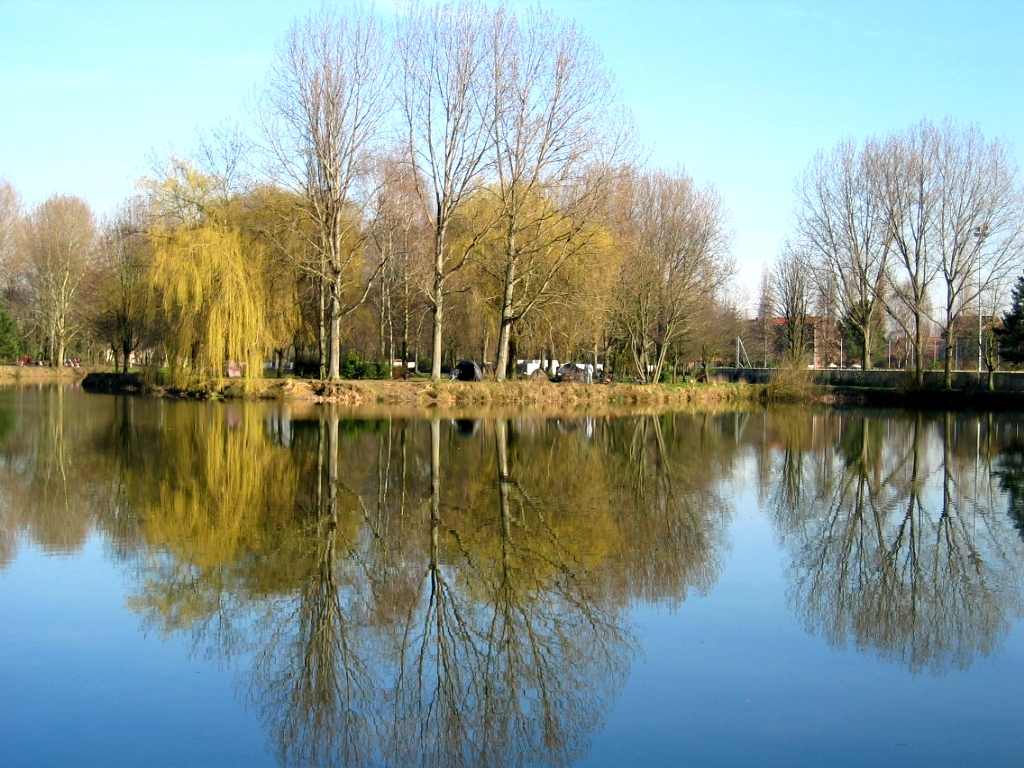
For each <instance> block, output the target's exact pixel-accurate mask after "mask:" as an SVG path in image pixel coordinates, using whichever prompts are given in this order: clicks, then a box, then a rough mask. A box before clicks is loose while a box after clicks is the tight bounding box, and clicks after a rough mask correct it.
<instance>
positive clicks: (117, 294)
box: [89, 198, 154, 373]
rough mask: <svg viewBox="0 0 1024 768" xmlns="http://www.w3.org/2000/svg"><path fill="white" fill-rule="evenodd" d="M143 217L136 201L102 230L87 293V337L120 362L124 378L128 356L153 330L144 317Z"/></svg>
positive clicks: (148, 255)
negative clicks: (90, 309) (91, 297)
mask: <svg viewBox="0 0 1024 768" xmlns="http://www.w3.org/2000/svg"><path fill="white" fill-rule="evenodd" d="M148 228H149V221H148V211H147V210H146V206H145V201H144V200H142V199H141V198H130V199H128V200H126V201H125V202H124V203H122V204H121V206H120V207H119V208H118V211H117V213H116V214H115V216H114V218H113V219H111V220H110V221H109V222H107V223H106V225H105V226H104V227H103V231H102V234H101V236H100V238H99V245H98V248H97V269H96V270H95V272H94V278H95V279H93V280H92V281H91V284H90V286H89V287H90V289H91V290H92V291H94V292H95V294H96V296H95V302H94V314H93V316H92V319H91V322H90V325H91V326H92V331H93V333H94V334H95V335H96V336H98V337H99V338H100V339H102V340H103V341H105V342H106V343H107V344H108V345H109V346H110V348H111V350H112V351H113V353H114V365H115V367H116V366H117V362H118V357H120V359H121V361H122V364H123V366H124V371H125V373H127V372H128V366H129V363H130V361H131V356H132V353H133V352H134V351H135V350H136V349H137V348H138V347H139V346H140V345H141V344H143V343H144V342H145V341H146V340H147V337H148V336H149V333H148V332H149V331H150V330H151V329H152V328H153V327H154V324H153V323H152V322H151V321H150V318H149V312H148V311H147V296H146V292H147V291H148V287H147V286H146V282H145V275H146V270H147V268H148V267H149V265H150V263H151V261H152V255H153V250H152V243H151V241H150V239H149V237H148Z"/></svg>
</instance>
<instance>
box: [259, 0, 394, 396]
mask: <svg viewBox="0 0 1024 768" xmlns="http://www.w3.org/2000/svg"><path fill="white" fill-rule="evenodd" d="M388 40H389V37H388V35H387V33H386V30H385V28H384V27H383V25H382V24H381V22H380V21H379V20H378V19H377V18H376V16H374V14H373V13H372V12H371V11H369V10H367V9H365V8H364V7H362V6H360V5H353V6H351V7H349V8H347V9H345V10H344V11H342V12H337V11H334V10H331V9H330V8H327V7H324V8H322V9H321V10H320V11H319V12H318V13H316V14H310V15H309V16H307V17H306V19H304V20H303V21H301V22H297V23H296V24H295V25H294V26H293V27H292V28H291V30H290V31H289V32H288V35H287V36H286V37H285V40H284V43H283V44H282V46H281V48H280V49H279V50H278V53H277V58H276V61H275V63H274V66H273V68H272V70H271V72H270V75H269V76H268V79H267V84H266V87H265V89H264V92H263V99H262V103H261V116H262V122H263V134H264V137H265V139H266V143H267V147H268V149H269V152H270V155H271V157H272V159H273V161H274V165H275V170H276V172H277V174H278V176H279V177H280V179H281V180H282V181H283V182H284V183H286V184H287V185H288V186H290V187H291V188H292V189H293V190H294V191H295V192H297V193H299V194H300V195H301V198H302V200H303V201H304V206H303V209H302V211H301V213H302V214H303V218H305V219H306V220H307V221H308V223H309V225H310V226H309V227H308V230H307V228H303V227H299V231H301V232H306V231H308V232H309V240H310V245H311V251H312V253H314V254H315V258H314V259H312V260H309V261H304V262H303V264H302V266H303V267H304V268H305V269H306V270H308V271H310V272H312V273H313V274H314V275H315V277H316V278H317V279H318V280H319V281H320V283H321V286H322V288H323V291H324V293H323V298H322V304H323V305H326V306H325V313H326V317H327V319H326V322H322V324H321V325H322V326H323V325H325V324H326V325H327V326H328V327H327V328H325V329H323V331H322V333H321V337H323V335H324V332H325V333H326V335H327V337H328V345H327V346H328V352H327V355H326V357H327V366H326V368H327V370H326V375H327V377H328V378H330V379H337V378H338V377H339V370H340V358H341V347H340V343H341V342H340V336H341V319H342V317H344V316H345V315H347V314H349V313H351V312H352V311H354V310H355V309H356V308H357V307H359V306H360V305H361V304H362V303H363V301H365V299H366V296H367V294H368V293H369V290H370V287H371V285H372V284H373V281H374V279H375V272H376V270H374V274H369V275H368V274H367V270H366V269H364V265H363V263H362V261H361V257H362V255H363V252H364V249H363V243H364V240H365V237H366V228H365V227H364V226H363V225H364V221H363V213H364V209H365V206H366V205H367V204H368V203H369V201H370V200H371V199H372V194H370V193H369V192H368V190H367V188H366V187H367V184H368V179H369V178H370V177H369V171H370V165H369V162H368V160H369V158H370V155H371V153H372V150H373V148H374V144H375V142H377V141H378V140H379V139H380V137H381V135H382V130H383V126H384V124H385V120H386V118H387V116H388V114H389V111H390V108H391V99H392V96H391V91H390V79H391V65H390V62H391V58H390V54H389V44H388ZM377 269H379V265H377ZM323 346H324V345H323V338H321V355H322V357H323Z"/></svg>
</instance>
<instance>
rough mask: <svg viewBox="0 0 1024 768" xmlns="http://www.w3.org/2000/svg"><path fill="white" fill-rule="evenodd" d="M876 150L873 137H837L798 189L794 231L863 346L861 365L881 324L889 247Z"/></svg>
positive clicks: (868, 362) (866, 363)
mask: <svg viewBox="0 0 1024 768" xmlns="http://www.w3.org/2000/svg"><path fill="white" fill-rule="evenodd" d="M878 152H879V149H878V146H877V145H876V144H875V143H874V142H868V143H867V144H865V145H864V146H863V147H858V146H857V145H856V143H854V142H853V141H852V140H851V139H846V140H844V141H842V142H840V143H839V144H838V145H837V146H836V147H835V149H833V150H832V151H831V152H829V153H819V154H818V155H817V156H816V157H815V158H814V160H813V161H812V162H811V165H810V166H809V167H808V169H807V170H806V171H805V173H804V176H803V179H802V181H801V183H800V186H799V188H798V193H797V194H798V203H797V205H798V214H797V231H798V234H799V237H800V239H801V242H802V244H803V245H804V247H805V248H806V249H807V250H808V253H809V255H810V256H811V259H812V262H813V263H814V264H815V266H816V269H815V270H813V272H812V274H813V275H814V276H815V279H816V281H817V282H818V283H819V286H818V287H819V292H825V291H827V292H828V293H829V294H830V295H833V296H834V297H835V299H836V303H837V305H838V306H837V309H838V310H839V314H840V315H841V320H842V323H843V325H844V326H845V327H846V328H847V329H849V330H850V331H852V334H853V336H854V338H855V339H856V340H857V341H858V342H859V344H860V346H861V348H862V349H863V351H864V359H863V364H864V368H865V370H867V369H870V367H871V350H872V346H873V344H874V342H875V341H876V339H874V338H873V335H874V331H875V330H876V329H877V328H878V327H879V325H880V319H881V318H880V309H881V304H882V301H881V299H882V294H881V292H880V289H881V286H882V285H883V283H884V278H885V272H886V268H887V267H888V264H889V250H890V237H889V231H888V228H887V227H886V221H885V219H884V218H883V216H882V206H881V203H880V200H879V198H878V197H877V196H875V195H873V194H871V182H872V173H873V171H874V168H875V164H876V160H877V156H878ZM833 288H834V289H835V290H833Z"/></svg>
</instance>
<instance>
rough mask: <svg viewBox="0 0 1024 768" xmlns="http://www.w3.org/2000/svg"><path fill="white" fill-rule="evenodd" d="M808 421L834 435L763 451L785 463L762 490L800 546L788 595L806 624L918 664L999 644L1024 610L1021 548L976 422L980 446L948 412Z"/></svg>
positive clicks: (940, 664) (915, 667)
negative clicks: (773, 451)
mask: <svg viewBox="0 0 1024 768" xmlns="http://www.w3.org/2000/svg"><path fill="white" fill-rule="evenodd" d="M814 419H816V420H818V421H819V422H820V423H819V424H816V425H814V426H816V427H817V428H818V431H819V432H821V431H824V432H828V431H834V432H837V433H838V440H836V441H835V442H831V441H827V442H826V444H825V445H813V443H812V442H811V441H810V440H809V439H808V438H807V437H806V436H805V437H804V438H803V439H792V440H788V441H785V443H784V447H783V448H782V450H781V451H779V452H778V453H777V454H775V455H772V456H767V457H765V460H766V461H769V462H773V463H775V464H777V465H778V471H777V472H776V473H769V475H770V476H771V475H774V476H775V477H777V478H778V479H777V480H775V481H774V482H773V483H771V484H770V487H769V489H768V492H769V500H770V508H771V510H772V512H773V516H774V518H775V520H776V523H777V524H778V526H779V529H780V532H781V533H782V537H783V540H784V543H785V544H786V546H787V548H788V549H789V550H790V552H791V553H792V562H791V565H790V568H789V572H788V578H789V580H790V585H791V590H790V603H791V605H792V606H793V609H794V610H795V611H796V613H797V614H798V615H799V616H801V618H802V619H803V620H804V622H805V623H806V625H807V627H808V630H809V631H812V632H816V633H820V634H822V635H823V636H824V637H826V638H827V639H828V640H829V642H831V643H833V644H835V645H837V646H843V645H845V644H846V643H847V642H853V643H855V644H856V645H857V647H858V648H859V649H861V650H871V651H873V652H875V653H877V654H878V656H879V657H880V658H882V659H886V660H892V661H896V662H898V663H900V664H903V665H905V666H907V667H908V668H909V669H911V670H912V671H915V672H916V671H921V670H924V669H928V670H930V671H932V672H935V673H938V672H942V671H944V670H946V669H948V668H950V667H954V668H959V669H965V668H967V667H968V666H970V665H971V663H972V662H973V661H974V659H975V658H976V657H977V656H979V655H981V656H987V655H989V654H990V653H992V651H993V650H994V649H995V648H996V646H997V644H998V642H999V641H1000V639H1001V638H1002V637H1003V635H1004V634H1005V632H1006V631H1007V629H1008V626H1009V623H1008V619H1009V617H1015V616H1018V615H1019V614H1020V610H1021V601H1020V576H1021V574H1020V563H1021V557H1022V555H1024V550H1022V547H1021V541H1020V539H1019V538H1018V537H1017V536H1016V535H1014V532H1013V529H1012V526H1011V525H1010V523H1009V520H1008V518H1007V516H1006V515H1005V513H1004V512H1003V511H1002V509H1001V507H1000V503H999V500H998V497H999V494H998V493H997V492H996V489H995V488H994V475H993V473H992V471H991V459H992V455H993V453H992V446H991V441H990V440H989V439H988V437H986V443H985V444H984V445H982V443H981V434H982V427H981V425H980V423H979V424H978V425H977V427H978V429H977V436H978V440H977V444H975V441H974V440H973V439H971V440H968V437H967V434H968V433H969V434H970V435H971V436H973V435H974V434H975V432H974V430H971V429H970V426H971V425H970V424H968V423H966V422H965V420H963V419H961V420H959V421H958V422H957V423H956V424H954V419H953V416H952V415H951V414H948V413H947V414H944V415H940V416H938V417H931V416H929V417H926V416H925V415H923V414H921V413H917V414H912V415H901V416H896V415H892V414H889V415H887V416H886V417H884V418H883V417H878V416H870V415H866V416H865V415H861V416H852V417H851V416H850V415H846V414H842V413H840V414H830V415H828V416H825V415H818V416H815V417H813V419H812V421H813V420H814ZM805 426H806V425H805ZM957 427H958V428H957ZM829 444H831V445H832V446H834V447H829Z"/></svg>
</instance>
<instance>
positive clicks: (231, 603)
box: [127, 408, 731, 766]
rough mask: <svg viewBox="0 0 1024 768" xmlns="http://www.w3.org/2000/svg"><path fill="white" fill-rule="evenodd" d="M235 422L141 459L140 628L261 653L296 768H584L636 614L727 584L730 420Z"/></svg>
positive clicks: (194, 433)
mask: <svg viewBox="0 0 1024 768" xmlns="http://www.w3.org/2000/svg"><path fill="white" fill-rule="evenodd" d="M217 413H220V414H221V416H222V417H221V418H218V419H216V420H215V421H214V423H213V425H212V427H211V428H209V429H207V428H205V427H201V423H202V421H203V420H204V416H202V415H200V416H197V417H195V419H196V420H195V421H194V423H193V422H191V421H190V419H191V418H192V417H188V416H187V412H182V413H181V414H180V416H181V418H176V421H175V425H174V428H173V429H165V430H163V431H164V432H166V433H167V434H166V435H163V434H162V433H158V434H145V435H144V436H140V437H139V438H138V439H134V438H133V444H134V446H135V451H134V454H135V458H134V459H132V460H131V462H130V463H131V474H137V475H138V477H137V478H136V479H129V480H128V481H127V485H128V486H129V487H130V493H129V494H128V495H129V496H130V497H131V507H132V509H133V515H134V516H135V517H136V518H137V519H138V520H139V521H140V523H139V525H140V526H141V530H142V531H143V532H144V535H145V539H146V541H148V542H149V543H150V544H151V545H152V546H151V550H150V551H151V552H154V553H159V554H150V555H148V556H147V557H146V558H145V559H144V560H143V561H142V563H141V565H142V566H143V567H142V571H141V574H142V578H141V584H142V588H141V590H140V593H139V595H138V596H137V598H136V599H135V600H134V601H133V605H134V606H135V607H136V608H137V609H138V610H140V611H142V612H143V613H144V614H145V615H146V616H147V617H148V618H149V619H151V620H155V621H159V622H160V624H161V625H162V626H163V627H164V628H165V629H167V630H169V631H171V630H188V631H189V632H191V633H192V634H193V636H194V638H195V640H196V641H197V642H199V643H201V644H202V645H203V646H204V647H206V648H208V651H209V652H211V653H215V654H221V655H224V656H230V655H231V654H233V653H235V652H239V651H243V650H247V649H248V650H251V651H252V652H254V653H255V656H254V662H253V671H252V674H251V675H250V676H249V685H248V689H249V698H250V700H251V701H252V702H253V704H254V706H255V707H256V709H257V711H258V713H259V715H260V717H261V719H262V720H263V721H264V722H265V723H266V724H267V727H268V731H269V734H270V737H271V740H272V742H273V743H274V744H275V745H276V749H277V752H278V756H279V758H280V759H281V760H282V762H283V763H285V764H295V765H372V764H379V763H385V764H395V765H413V764H416V765H424V766H433V765H467V766H469V765H498V764H500V765H526V764H551V765H562V764H566V763H569V762H571V761H573V760H575V759H579V758H580V757H582V756H583V755H584V754H585V753H586V750H587V749H588V746H589V742H590V737H591V734H592V733H593V732H594V730H595V729H596V728H597V727H598V726H599V724H600V722H601V720H602V718H603V717H604V713H605V711H606V710H607V707H608V706H609V704H610V701H611V700H612V698H613V697H614V695H615V692H616V691H617V690H618V687H619V686H620V685H621V683H622V681H623V680H624V678H625V675H626V672H627V670H628V667H629V663H630V660H631V657H632V652H633V650H632V649H633V640H632V636H631V633H630V630H629V628H628V624H626V621H625V613H624V610H625V608H626V607H627V606H628V605H629V604H630V603H631V601H632V600H634V599H636V598H637V597H642V598H644V599H668V600H670V601H673V602H674V601H677V600H679V599H681V596H682V595H684V594H685V592H686V590H687V589H688V588H689V587H690V586H697V587H699V588H701V589H706V588H707V587H709V586H710V584H711V582H712V581H713V579H714V574H715V567H716V563H717V558H716V557H715V553H714V552H712V551H710V550H711V549H713V548H714V547H716V546H718V545H719V541H720V532H721V527H722V526H721V522H722V520H724V515H722V514H721V504H722V502H721V500H720V499H719V498H718V496H717V495H716V494H715V493H714V492H713V488H712V486H713V485H714V484H715V483H716V482H717V480H718V477H719V475H717V474H716V471H720V469H721V467H722V466H724V464H725V462H726V461H727V460H728V459H727V457H728V455H729V450H731V449H728V450H727V449H724V448H723V447H722V446H723V445H724V442H725V441H723V440H720V439H719V437H716V435H719V433H720V430H719V429H718V428H717V427H716V426H715V425H714V421H715V420H714V419H713V418H710V419H706V420H703V421H702V420H699V419H697V420H694V419H693V418H692V417H679V418H675V417H666V418H664V419H661V420H660V421H658V422H657V423H654V422H651V421H649V420H647V419H646V418H645V417H644V418H637V419H629V420H618V421H613V422H603V421H602V422H594V421H593V420H590V421H587V420H580V421H579V422H565V421H563V422H558V423H555V422H547V423H545V422H532V421H513V422H509V421H507V420H498V421H494V422H480V423H478V424H470V423H469V422H466V423H463V424H461V427H460V428H459V429H454V428H448V426H447V423H446V422H445V423H442V422H441V421H439V420H437V419H434V420H432V421H429V422H427V421H408V422H402V421H378V422H370V421H366V422H354V421H341V422H339V420H338V418H337V416H336V415H329V416H328V417H327V418H326V419H325V420H323V421H321V422H304V423H293V424H292V429H291V437H290V439H289V440H288V441H282V444H281V445H275V444H274V442H273V440H272V439H271V438H270V437H268V435H269V434H270V433H272V432H273V431H274V430H273V429H267V428H266V425H265V423H263V422H261V421H260V419H259V418H258V417H256V416H253V415H251V414H252V413H257V412H256V411H251V412H250V411H249V410H246V409H244V408H243V409H240V410H239V412H238V413H237V414H236V415H234V416H231V415H230V413H231V412H230V411H217ZM467 425H469V426H471V427H472V428H466V427H467ZM638 430H639V431H640V432H642V435H638V434H637V432H638ZM698 430H703V432H704V435H703V436H702V437H701V439H700V441H699V442H700V446H694V447H689V448H682V447H680V446H678V445H677V443H679V442H680V440H681V438H683V437H686V438H687V439H691V438H692V437H693V436H694V435H695V434H696V433H697V431H698ZM676 431H678V433H679V434H676V433H675V432H676ZM716 441H717V442H716ZM285 442H287V446H286V445H285V444H284V443H285ZM720 444H721V445H720ZM157 452H158V453H157ZM211 454H212V455H211ZM156 456H160V457H162V461H154V460H153V459H155V457H156ZM709 456H714V457H718V458H720V459H721V461H717V460H716V459H712V460H710V461H709V460H708V457H709ZM638 461H639V462H640V463H641V464H642V466H641V467H640V468H639V469H638V468H637V462H638ZM716 466H718V469H717V470H716ZM666 472H669V473H671V475H672V477H671V478H669V479H665V478H664V477H662V475H663V474H665V473H666ZM147 488H148V489H149V495H148V496H147V495H145V494H146V489H147ZM641 491H642V492H641ZM673 516H674V517H675V518H687V519H673ZM689 518H693V519H689Z"/></svg>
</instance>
